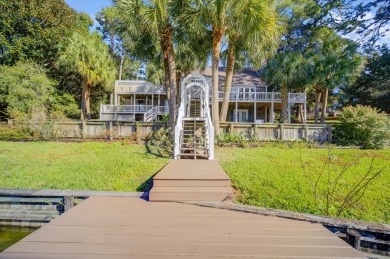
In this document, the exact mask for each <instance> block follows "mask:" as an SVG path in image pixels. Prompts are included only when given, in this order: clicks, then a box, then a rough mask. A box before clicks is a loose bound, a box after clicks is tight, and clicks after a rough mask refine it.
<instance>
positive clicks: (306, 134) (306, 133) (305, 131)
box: [303, 124, 309, 141]
mask: <svg viewBox="0 0 390 259" xmlns="http://www.w3.org/2000/svg"><path fill="white" fill-rule="evenodd" d="M303 132H304V135H303V137H304V138H305V139H306V141H309V125H307V124H305V127H304V129H303Z"/></svg>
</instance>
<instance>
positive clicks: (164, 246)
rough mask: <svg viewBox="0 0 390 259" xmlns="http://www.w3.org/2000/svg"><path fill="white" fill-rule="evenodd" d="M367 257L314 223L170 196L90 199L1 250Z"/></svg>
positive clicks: (33, 258) (167, 258) (10, 253)
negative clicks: (159, 199) (160, 199)
mask: <svg viewBox="0 0 390 259" xmlns="http://www.w3.org/2000/svg"><path fill="white" fill-rule="evenodd" d="M240 257H245V258H365V257H364V256H363V255H362V254H361V253H359V252H358V251H356V250H354V249H353V248H351V247H350V246H349V245H348V244H347V243H345V242H344V241H342V240H341V239H339V238H338V237H337V236H335V235H334V234H332V233H331V232H330V231H328V230H327V229H326V228H325V227H323V226H322V225H320V224H312V223H308V222H303V221H296V220H289V219H282V218H278V217H272V216H261V215H255V214H250V213H243V212H236V211H228V210H221V209H214V208H206V207H200V206H196V205H189V204H182V203H175V202H157V203H156V202H147V201H144V200H142V199H140V198H132V197H91V198H89V199H87V200H86V201H84V202H83V203H81V204H79V205H77V206H76V207H74V208H72V209H71V210H69V211H68V212H66V213H65V214H63V215H62V216H60V217H58V218H56V219H55V220H53V221H52V222H50V223H49V224H47V225H45V226H44V227H42V228H41V229H39V230H37V231H36V232H34V233H32V234H31V235H29V236H27V237H26V238H24V239H23V240H21V241H20V242H19V243H17V244H15V245H13V246H12V247H10V248H8V249H7V250H6V251H4V253H2V254H0V258H1V259H15V258H18V259H19V258H20V259H23V258H28V259H38V258H39V259H47V258H56V259H57V258H59V259H68V258H94V259H95V258H114V259H115V258H148V259H150V258H158V259H172V258H174V259H175V258H180V259H181V258H191V259H193V258H202V259H209V258H240Z"/></svg>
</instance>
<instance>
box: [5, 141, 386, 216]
mask: <svg viewBox="0 0 390 259" xmlns="http://www.w3.org/2000/svg"><path fill="white" fill-rule="evenodd" d="M332 152H333V153H334V155H333V156H332V161H333V163H334V164H336V166H335V165H332V166H330V169H331V170H330V173H329V177H330V178H329V179H330V182H332V181H333V180H334V179H335V175H336V174H337V173H335V172H334V171H335V170H336V169H339V170H340V168H342V166H343V165H344V164H346V163H348V162H349V161H352V160H353V159H356V158H357V157H358V156H360V155H362V154H365V156H364V157H363V158H362V159H361V160H360V162H359V164H358V165H355V166H353V167H351V168H350V169H349V170H348V171H347V172H346V173H345V174H344V176H343V177H341V179H340V180H339V181H338V185H337V186H336V187H337V188H335V191H334V193H333V196H332V199H330V204H329V209H328V212H329V214H330V215H333V216H335V215H337V212H338V210H339V208H340V205H341V204H342V201H343V200H345V197H346V196H347V194H348V192H349V190H351V189H353V186H354V183H356V182H357V181H358V180H359V179H362V177H363V176H364V174H365V173H366V172H367V170H368V169H369V167H370V163H371V158H372V156H373V155H374V154H375V155H376V159H375V161H374V165H373V170H372V172H371V174H373V173H374V172H375V171H377V170H378V169H379V168H383V167H384V166H386V165H389V164H390V163H389V161H390V150H381V151H361V150H349V149H343V150H334V151H332ZM327 153H328V150H327V149H310V148H306V147H300V146H299V145H293V147H290V148H289V147H288V146H287V145H282V144H280V145H275V147H272V146H271V145H269V146H266V147H259V148H247V149H244V148H216V157H217V159H219V161H220V163H221V165H222V167H223V168H224V170H225V171H226V172H227V173H228V175H229V176H230V177H231V179H232V182H233V184H234V186H235V188H236V189H237V196H236V197H237V202H239V203H243V204H249V205H256V206H262V207H269V208H277V209H285V210H291V211H299V212H306V213H314V214H326V211H327V210H326V198H325V196H324V193H325V192H326V187H327V185H328V173H327V170H325V171H324V174H323V175H322V176H321V178H320V180H319V181H318V184H317V186H318V187H317V198H316V197H315V196H314V191H313V190H314V185H315V184H314V183H315V182H316V179H317V178H318V176H319V172H320V171H321V168H322V167H323V164H324V161H325V160H326V157H327ZM300 157H302V162H303V163H304V164H305V165H306V167H307V168H308V169H307V170H306V172H305V173H304V172H303V170H302V169H301V159H300ZM167 162H168V159H164V158H160V157H156V156H155V155H152V154H148V153H147V151H146V148H145V147H144V146H142V145H122V143H120V142H117V143H98V142H89V143H60V142H58V143H57V142H27V143H21V142H18V143H16V142H0V188H34V189H74V190H106V191H112V190H114V191H143V190H145V185H144V183H145V182H147V181H148V179H150V177H152V176H153V175H154V174H155V173H157V172H158V171H159V170H160V169H161V168H162V167H163V166H164V165H165V164H166V163H167ZM309 166H310V168H309ZM351 186H352V187H351ZM389 189H390V170H389V167H387V168H385V169H384V170H383V172H382V174H381V175H380V176H379V177H378V178H376V179H374V180H373V181H372V182H371V183H370V184H369V185H368V187H367V189H366V190H365V193H364V196H363V197H362V198H361V199H360V200H359V202H356V203H353V206H349V207H348V208H347V209H346V210H344V211H343V213H342V214H341V216H342V217H347V218H356V219H364V220H369V221H376V222H387V223H390V191H389Z"/></svg>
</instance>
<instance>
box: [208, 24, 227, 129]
mask: <svg viewBox="0 0 390 259" xmlns="http://www.w3.org/2000/svg"><path fill="white" fill-rule="evenodd" d="M223 33H224V30H223V29H220V28H215V27H213V49H212V54H211V56H212V76H211V82H212V87H213V99H212V100H213V102H212V110H211V113H212V119H213V124H214V133H215V135H216V136H218V135H219V90H218V68H219V58H220V55H221V43H222V36H223Z"/></svg>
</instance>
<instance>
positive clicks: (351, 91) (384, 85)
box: [342, 46, 390, 113]
mask: <svg viewBox="0 0 390 259" xmlns="http://www.w3.org/2000/svg"><path fill="white" fill-rule="evenodd" d="M389 75H390V50H389V48H388V47H386V46H382V47H381V48H380V49H379V50H378V51H375V52H374V53H372V54H370V55H369V56H368V62H367V65H366V66H365V68H364V70H363V72H362V73H361V74H360V75H359V77H358V79H357V80H356V82H355V83H354V84H353V85H351V86H347V87H342V90H343V91H344V95H343V97H344V100H343V101H344V103H345V104H351V105H357V104H362V105H370V106H373V107H376V108H379V109H381V110H382V111H385V112H386V113H390V77H389Z"/></svg>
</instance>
